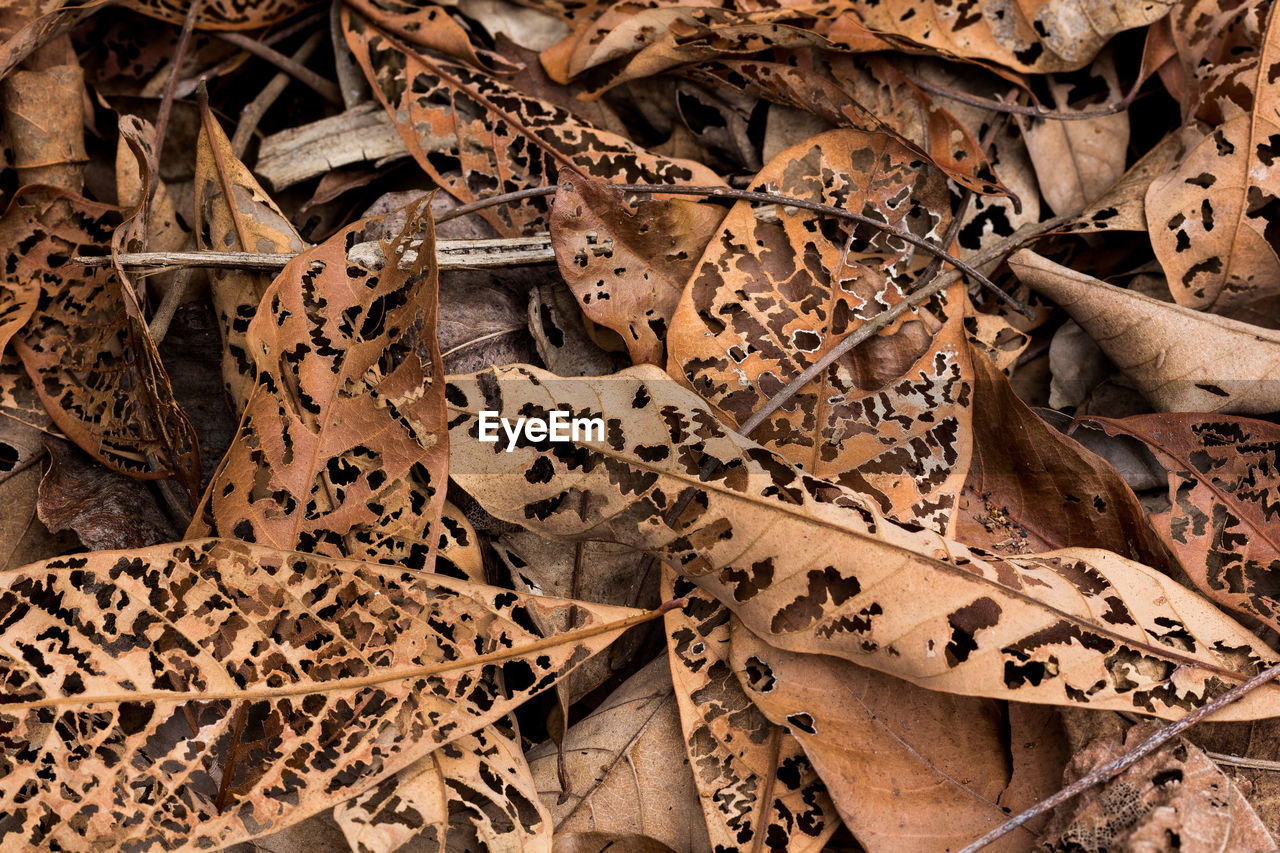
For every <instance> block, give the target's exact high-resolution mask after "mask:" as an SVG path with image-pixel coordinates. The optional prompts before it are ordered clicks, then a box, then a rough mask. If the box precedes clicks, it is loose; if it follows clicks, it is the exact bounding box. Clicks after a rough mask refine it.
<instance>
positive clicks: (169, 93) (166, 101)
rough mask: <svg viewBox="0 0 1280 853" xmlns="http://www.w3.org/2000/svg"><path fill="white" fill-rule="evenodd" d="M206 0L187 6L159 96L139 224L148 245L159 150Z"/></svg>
mask: <svg viewBox="0 0 1280 853" xmlns="http://www.w3.org/2000/svg"><path fill="white" fill-rule="evenodd" d="M203 5H204V0H191V5H190V6H189V7H188V8H187V17H186V18H184V19H183V21H182V33H181V35H179V36H178V44H177V46H176V47H175V48H174V49H173V60H172V62H171V63H170V68H169V82H168V83H166V84H165V87H164V96H163V97H162V98H161V99H160V111H159V112H158V113H157V114H156V126H155V130H156V144H155V146H154V147H153V149H152V151H151V157H150V162H148V163H147V169H148V170H149V171H150V172H151V185H150V186H149V187H148V188H147V197H146V198H145V199H143V202H142V217H141V221H140V222H139V223H138V225H139V227H138V238H139V239H140V240H141V241H142V245H143V248H146V243H147V232H148V230H149V228H148V223H150V221H151V203H152V201H153V200H154V199H155V197H156V190H157V189H158V188H159V186H160V153H161V152H162V151H163V150H164V137H165V133H166V132H167V131H168V130H169V114H170V113H171V112H172V111H173V98H174V93H175V92H176V91H177V88H178V77H179V76H181V72H182V62H183V59H184V58H185V57H186V55H187V47H188V46H189V45H190V44H191V34H192V33H193V32H195V27H196V18H197V17H199V15H200V8H201V7H202V6H203Z"/></svg>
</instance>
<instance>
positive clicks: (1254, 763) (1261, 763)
mask: <svg viewBox="0 0 1280 853" xmlns="http://www.w3.org/2000/svg"><path fill="white" fill-rule="evenodd" d="M1204 754H1205V755H1207V756H1209V758H1210V759H1212V760H1213V761H1214V762H1215V763H1217V764H1228V765H1231V766H1232V767H1247V768H1248V769H1250V770H1269V771H1271V772H1272V773H1280V761H1268V760H1267V759H1265V758H1246V757H1244V756H1243V755H1224V754H1223V753H1221V752H1209V751H1208V750H1205V753H1204Z"/></svg>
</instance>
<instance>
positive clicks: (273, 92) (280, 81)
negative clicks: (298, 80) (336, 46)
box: [231, 30, 325, 158]
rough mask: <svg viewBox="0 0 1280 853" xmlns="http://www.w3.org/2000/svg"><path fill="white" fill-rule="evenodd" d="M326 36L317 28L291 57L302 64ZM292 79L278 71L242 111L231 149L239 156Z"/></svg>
mask: <svg viewBox="0 0 1280 853" xmlns="http://www.w3.org/2000/svg"><path fill="white" fill-rule="evenodd" d="M324 38H325V33H324V31H323V30H317V31H316V32H314V33H312V34H311V35H309V36H307V40H306V41H304V42H303V43H302V46H301V47H299V48H298V49H297V50H295V51H294V52H293V56H291V57H289V58H290V59H291V60H293V61H294V62H296V63H298V65H302V64H303V63H304V62H306V61H307V60H308V59H310V58H311V54H313V53H315V52H316V50H317V49H318V48H319V47H320V43H321V42H322V41H324ZM292 79H293V78H292V77H290V76H289V75H288V74H286V73H284V72H283V71H281V72H279V73H277V74H276V76H274V77H272V78H271V82H269V83H267V85H265V86H263V87H262V91H261V92H259V93H258V96H257V97H256V98H254V99H253V100H252V101H250V102H249V104H248V105H247V106H246V107H245V108H244V110H242V111H241V113H240V121H239V122H238V123H237V124H236V132H235V134H234V135H233V136H232V137H231V151H232V152H233V153H234V154H235V155H236V156H237V157H240V158H243V157H244V152H245V149H247V148H248V147H249V140H250V139H252V138H253V132H254V131H255V130H257V129H258V122H260V121H262V117H263V116H264V115H266V114H267V110H269V109H271V105H272V104H274V103H275V102H276V98H279V97H280V95H281V93H283V92H284V90H285V87H286V86H288V85H289V81H290V80H292Z"/></svg>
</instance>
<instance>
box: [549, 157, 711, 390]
mask: <svg viewBox="0 0 1280 853" xmlns="http://www.w3.org/2000/svg"><path fill="white" fill-rule="evenodd" d="M723 218H724V211H723V210H721V209H719V208H716V207H712V206H710V205H705V204H698V203H696V202H691V201H685V200H682V199H667V200H661V201H659V200H653V199H647V200H643V201H640V202H638V203H637V204H636V205H635V206H634V207H633V206H630V205H628V204H627V203H626V202H625V201H624V200H623V198H622V195H621V194H620V193H618V192H616V191H615V190H613V189H611V188H609V187H608V186H607V185H605V184H601V183H598V182H595V181H591V180H588V179H587V178H585V177H584V176H582V175H580V174H578V173H576V172H569V171H566V172H564V173H562V174H561V178H560V184H559V186H558V187H557V188H556V196H555V201H554V202H553V204H552V208H551V235H552V240H553V241H554V242H555V246H556V261H557V263H558V264H559V266H560V272H561V274H562V275H563V276H564V280H565V281H566V282H568V284H569V287H570V288H571V289H572V290H573V294H574V296H576V297H577V298H578V301H579V303H581V305H582V310H583V311H584V312H585V313H586V315H587V316H588V317H590V318H591V319H592V320H594V321H595V322H597V323H600V324H601V325H603V326H607V327H608V328H610V329H613V330H614V331H615V332H617V333H618V334H619V335H621V336H622V339H623V340H624V341H625V342H626V344H627V349H628V351H629V352H630V353H631V360H632V361H633V362H634V363H636V364H643V363H648V364H657V365H661V364H662V363H663V342H664V341H665V339H666V337H667V326H668V324H669V323H670V321H671V314H672V312H674V311H675V308H676V303H677V302H679V300H680V294H681V292H682V291H683V290H684V285H685V282H686V281H688V280H689V276H690V274H692V272H693V270H694V267H695V266H696V265H697V263H698V259H699V258H700V257H702V252H703V250H704V249H705V248H706V246H707V242H708V241H709V240H710V239H711V236H712V234H713V233H714V232H715V230H716V226H717V225H719V224H720V221H721V220H722V219H723Z"/></svg>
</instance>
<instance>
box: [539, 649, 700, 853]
mask: <svg viewBox="0 0 1280 853" xmlns="http://www.w3.org/2000/svg"><path fill="white" fill-rule="evenodd" d="M563 748H564V761H565V766H566V767H567V769H568V774H569V776H568V777H569V779H571V780H573V784H572V787H571V790H567V791H566V790H563V789H562V788H561V783H560V777H559V774H558V759H559V755H558V751H559V747H557V746H556V744H554V743H552V742H551V741H546V742H544V743H542V744H539V745H538V746H535V747H534V748H533V749H531V750H529V753H528V756H529V767H530V769H531V770H532V771H533V778H534V780H535V781H536V783H537V786H538V792H539V794H540V795H541V796H542V799H543V802H544V803H546V804H547V807H548V808H549V809H550V810H551V814H552V815H553V817H554V819H555V828H556V835H557V836H560V835H562V834H573V833H584V832H590V833H606V834H615V833H622V834H629V833H639V834H642V835H645V836H648V837H649V838H652V839H654V840H656V841H658V842H660V843H662V844H665V845H667V846H668V847H670V848H671V849H672V850H675V851H676V853H711V845H710V843H709V842H708V840H707V830H706V827H705V826H704V825H703V822H702V813H701V812H700V811H699V810H698V806H697V802H698V795H697V791H696V790H695V789H694V787H693V779H692V777H691V774H690V769H689V760H688V759H687V758H686V757H685V755H684V738H683V736H682V734H681V731H680V717H679V714H678V712H677V710H676V701H675V695H674V694H673V693H672V689H671V678H670V671H669V669H668V667H667V661H666V658H665V657H660V658H658V659H657V660H655V661H654V662H653V663H651V664H649V665H648V666H646V667H645V668H644V669H642V670H640V671H639V672H637V673H636V674H635V675H633V676H631V678H629V679H627V680H626V681H625V682H624V683H623V684H622V686H621V687H619V688H618V689H617V690H615V691H614V692H613V693H612V694H610V696H609V698H608V699H606V700H605V701H604V703H603V704H601V705H600V707H598V708H596V710H595V711H593V712H592V713H591V715H590V716H588V717H586V718H584V719H582V720H580V721H579V722H577V723H575V724H574V725H573V726H571V727H570V728H569V731H568V732H567V733H566V734H565V738H564V744H563Z"/></svg>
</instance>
